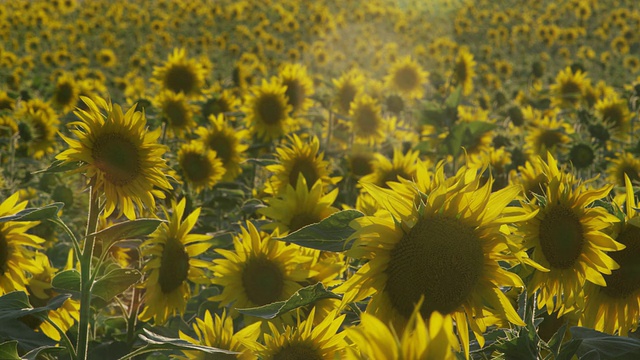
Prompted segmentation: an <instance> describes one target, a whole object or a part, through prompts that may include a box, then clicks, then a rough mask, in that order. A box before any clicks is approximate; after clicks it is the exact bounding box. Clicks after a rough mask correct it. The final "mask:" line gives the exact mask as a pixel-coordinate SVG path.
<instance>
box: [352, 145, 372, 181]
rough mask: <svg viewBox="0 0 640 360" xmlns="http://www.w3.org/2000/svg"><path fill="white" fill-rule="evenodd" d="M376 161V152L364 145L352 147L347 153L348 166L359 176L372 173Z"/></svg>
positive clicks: (354, 174) (353, 173)
mask: <svg viewBox="0 0 640 360" xmlns="http://www.w3.org/2000/svg"><path fill="white" fill-rule="evenodd" d="M374 161H375V152H374V151H373V150H371V149H369V148H367V147H363V146H354V147H352V148H351V152H350V153H349V154H348V155H347V163H348V168H349V170H350V172H351V174H352V175H353V176H355V177H357V178H360V177H362V176H365V175H368V174H371V173H372V172H373V163H374Z"/></svg>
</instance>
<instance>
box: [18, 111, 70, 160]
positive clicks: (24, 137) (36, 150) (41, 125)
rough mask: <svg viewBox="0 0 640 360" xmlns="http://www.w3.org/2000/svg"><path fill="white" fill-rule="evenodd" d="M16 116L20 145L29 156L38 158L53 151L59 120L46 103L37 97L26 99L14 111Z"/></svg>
mask: <svg viewBox="0 0 640 360" xmlns="http://www.w3.org/2000/svg"><path fill="white" fill-rule="evenodd" d="M16 117H17V118H18V119H20V122H19V123H18V132H19V134H20V145H21V146H23V147H24V148H25V149H26V152H27V154H28V155H29V156H33V157H34V158H35V159H40V158H42V157H43V156H45V155H48V154H51V153H53V152H54V151H55V148H56V145H57V142H56V132H57V131H58V126H59V125H60V120H59V119H58V115H57V114H56V112H55V110H53V108H52V107H51V106H50V105H49V104H48V103H45V102H43V101H41V100H37V99H33V100H29V101H26V102H25V103H23V104H22V106H21V107H20V109H19V110H18V111H17V112H16Z"/></svg>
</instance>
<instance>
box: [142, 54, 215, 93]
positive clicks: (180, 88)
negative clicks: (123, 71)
mask: <svg viewBox="0 0 640 360" xmlns="http://www.w3.org/2000/svg"><path fill="white" fill-rule="evenodd" d="M206 76H207V74H206V71H205V70H204V68H203V67H202V65H201V64H200V63H199V62H198V61H196V60H194V59H187V54H186V51H185V49H174V50H173V54H171V55H169V59H168V60H167V62H166V63H165V64H164V65H163V66H161V67H158V66H154V68H153V78H154V79H153V81H154V82H155V83H157V84H159V85H160V86H161V87H162V89H166V90H171V91H173V92H174V93H184V94H185V95H186V96H193V95H198V94H199V93H200V89H201V88H202V86H203V85H204V82H205V77H206Z"/></svg>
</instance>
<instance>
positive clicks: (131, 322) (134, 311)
mask: <svg viewBox="0 0 640 360" xmlns="http://www.w3.org/2000/svg"><path fill="white" fill-rule="evenodd" d="M139 295H140V294H139V291H138V289H137V288H136V286H135V285H134V286H133V294H131V308H130V309H129V316H128V318H127V342H128V343H129V344H133V341H134V340H135V339H136V337H135V335H136V321H137V320H138V308H139V307H140V296H139Z"/></svg>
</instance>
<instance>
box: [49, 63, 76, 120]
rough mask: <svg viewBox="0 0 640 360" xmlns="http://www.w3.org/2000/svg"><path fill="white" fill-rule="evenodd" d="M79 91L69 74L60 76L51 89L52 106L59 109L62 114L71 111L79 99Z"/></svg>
mask: <svg viewBox="0 0 640 360" xmlns="http://www.w3.org/2000/svg"><path fill="white" fill-rule="evenodd" d="M79 96H80V89H79V88H78V86H77V84H76V81H75V79H74V78H73V76H72V75H71V74H69V73H64V74H62V75H61V76H60V77H59V78H58V80H57V82H56V87H55V88H54V89H53V98H52V99H51V101H52V102H53V105H54V106H56V107H57V108H59V109H60V110H61V111H62V112H63V113H65V114H66V113H68V112H69V111H71V110H73V108H74V107H75V105H76V104H77V103H78V100H79V99H80V97H79Z"/></svg>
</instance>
